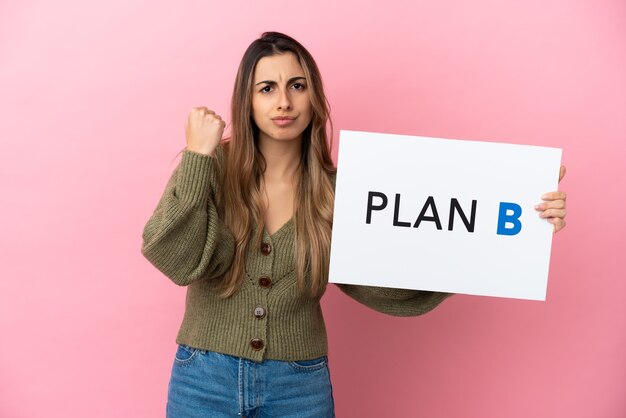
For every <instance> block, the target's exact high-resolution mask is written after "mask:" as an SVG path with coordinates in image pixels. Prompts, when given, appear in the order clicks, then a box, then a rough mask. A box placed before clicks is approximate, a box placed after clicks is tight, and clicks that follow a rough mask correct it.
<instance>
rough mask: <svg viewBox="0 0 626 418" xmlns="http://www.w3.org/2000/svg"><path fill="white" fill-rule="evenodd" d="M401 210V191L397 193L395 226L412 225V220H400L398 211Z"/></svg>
mask: <svg viewBox="0 0 626 418" xmlns="http://www.w3.org/2000/svg"><path fill="white" fill-rule="evenodd" d="M399 212H400V193H396V204H395V206H394V207H393V226H408V227H410V226H411V222H402V221H398V213H399Z"/></svg>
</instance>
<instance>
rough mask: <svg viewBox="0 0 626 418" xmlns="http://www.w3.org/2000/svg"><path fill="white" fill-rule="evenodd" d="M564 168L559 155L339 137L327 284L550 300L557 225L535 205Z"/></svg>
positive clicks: (362, 135)
mask: <svg viewBox="0 0 626 418" xmlns="http://www.w3.org/2000/svg"><path fill="white" fill-rule="evenodd" d="M560 164H561V150H560V149H557V148H547V147H537V146H529V145H513V144H502V143H491V142H481V141H465V140H453V139H441V138H428V137H418V136H407V135H392V134H380V133H370V132H357V131H345V130H342V131H341V132H340V141H339V157H338V166H337V184H336V189H335V213H334V221H333V232H332V246H331V257H330V277H329V281H330V282H333V283H350V284H362V285H371V286H383V287H393V288H403V289H417V290H432V291H443V292H453V293H464V294H472V295H484V296H500V297H510V298H519V299H532V300H545V296H546V287H547V282H548V268H549V262H550V248H551V245H552V229H553V226H552V224H550V223H549V222H548V221H547V220H545V219H542V218H540V217H539V215H538V212H537V211H536V210H535V209H534V206H535V205H536V204H538V203H541V202H542V200H541V195H542V194H544V193H545V192H549V191H553V190H557V189H558V176H559V168H560ZM472 207H473V208H474V209H473V216H472ZM516 211H518V212H519V211H521V214H519V213H518V212H516ZM435 212H436V213H435ZM451 219H452V222H450V220H451Z"/></svg>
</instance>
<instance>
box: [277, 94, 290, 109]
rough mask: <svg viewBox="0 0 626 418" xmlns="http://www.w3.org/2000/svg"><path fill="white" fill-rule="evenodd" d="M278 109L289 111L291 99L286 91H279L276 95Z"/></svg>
mask: <svg viewBox="0 0 626 418" xmlns="http://www.w3.org/2000/svg"><path fill="white" fill-rule="evenodd" d="M278 109H279V110H290V109H291V98H290V97H289V91H288V90H281V92H280V94H279V95H278Z"/></svg>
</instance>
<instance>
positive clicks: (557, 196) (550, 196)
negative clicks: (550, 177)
mask: <svg viewBox="0 0 626 418" xmlns="http://www.w3.org/2000/svg"><path fill="white" fill-rule="evenodd" d="M566 199H567V194H566V193H565V192H561V191H556V192H550V193H546V194H544V195H543V196H541V200H566Z"/></svg>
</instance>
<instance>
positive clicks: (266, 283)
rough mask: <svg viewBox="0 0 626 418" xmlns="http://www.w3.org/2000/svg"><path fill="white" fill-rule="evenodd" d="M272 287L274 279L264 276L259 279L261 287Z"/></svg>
mask: <svg viewBox="0 0 626 418" xmlns="http://www.w3.org/2000/svg"><path fill="white" fill-rule="evenodd" d="M271 285H272V279H270V278H269V277H267V276H263V277H261V278H260V279H259V286H261V287H265V288H268V287H270V286H271Z"/></svg>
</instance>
